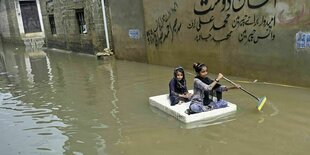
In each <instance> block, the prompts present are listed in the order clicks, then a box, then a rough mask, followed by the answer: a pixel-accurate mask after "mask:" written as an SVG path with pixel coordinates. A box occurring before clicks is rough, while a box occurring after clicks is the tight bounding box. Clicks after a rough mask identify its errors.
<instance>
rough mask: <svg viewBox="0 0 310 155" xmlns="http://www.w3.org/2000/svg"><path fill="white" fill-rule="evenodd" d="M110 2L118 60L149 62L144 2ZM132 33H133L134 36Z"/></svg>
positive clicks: (136, 0)
mask: <svg viewBox="0 0 310 155" xmlns="http://www.w3.org/2000/svg"><path fill="white" fill-rule="evenodd" d="M109 2H110V5H109V6H110V10H111V11H110V13H111V27H112V34H113V44H114V52H115V55H116V58H118V59H126V60H132V61H139V62H147V57H146V50H145V37H144V36H145V34H144V9H143V3H142V0H130V1H129V0H117V1H113V0H110V1H109ZM130 32H133V35H132V36H131V35H129V33H130Z"/></svg>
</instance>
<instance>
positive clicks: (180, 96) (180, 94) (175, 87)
mask: <svg viewBox="0 0 310 155" xmlns="http://www.w3.org/2000/svg"><path fill="white" fill-rule="evenodd" d="M191 96H192V94H191V93H189V92H188V90H187V87H186V80H185V74H184V70H183V68H182V67H177V68H176V69H174V71H173V78H172V79H171V80H170V82H169V99H170V103H171V105H172V106H174V105H176V104H178V103H179V102H180V101H184V102H188V101H189V100H190V98H191Z"/></svg>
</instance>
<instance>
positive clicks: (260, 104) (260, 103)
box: [257, 97, 267, 111]
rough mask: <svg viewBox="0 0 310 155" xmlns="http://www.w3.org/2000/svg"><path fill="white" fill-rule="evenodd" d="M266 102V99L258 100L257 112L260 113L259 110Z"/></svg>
mask: <svg viewBox="0 0 310 155" xmlns="http://www.w3.org/2000/svg"><path fill="white" fill-rule="evenodd" d="M266 100H267V98H266V97H263V98H261V99H259V101H258V105H257V109H258V111H261V110H262V108H263V106H264V105H265V103H266Z"/></svg>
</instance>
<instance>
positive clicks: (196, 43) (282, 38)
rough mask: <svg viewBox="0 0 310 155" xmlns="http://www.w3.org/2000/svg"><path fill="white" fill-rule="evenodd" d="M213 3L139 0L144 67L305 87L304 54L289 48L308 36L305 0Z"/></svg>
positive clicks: (307, 57) (309, 55)
mask: <svg viewBox="0 0 310 155" xmlns="http://www.w3.org/2000/svg"><path fill="white" fill-rule="evenodd" d="M218 2H219V3H216V1H215V0H214V1H207V0H205V1H203V0H193V1H187V0H166V1H154V0H143V6H144V16H145V34H146V35H145V40H146V51H147V59H148V62H149V63H151V64H160V65H167V66H176V65H179V64H180V65H182V66H185V67H186V68H188V69H189V71H191V72H193V70H192V69H191V68H192V67H191V66H192V63H193V62H197V61H198V62H204V63H206V64H208V66H209V70H210V72H212V73H217V72H222V73H223V74H224V75H236V76H242V77H248V78H251V79H258V80H262V81H268V82H276V83H286V84H294V85H301V86H310V69H309V67H308V66H310V49H309V48H307V49H302V50H299V49H296V46H295V45H296V41H295V40H296V38H295V36H296V33H297V32H299V31H303V32H310V22H309V21H310V9H309V8H310V1H308V0H300V1H298V2H297V1H294V0H282V1H277V0H269V1H268V0H257V1H250V0H240V1H231V2H232V4H229V1H227V0H221V1H218Z"/></svg>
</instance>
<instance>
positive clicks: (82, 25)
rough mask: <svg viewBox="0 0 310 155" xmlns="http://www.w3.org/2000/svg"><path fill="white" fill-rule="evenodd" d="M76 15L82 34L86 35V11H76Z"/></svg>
mask: <svg viewBox="0 0 310 155" xmlns="http://www.w3.org/2000/svg"><path fill="white" fill-rule="evenodd" d="M75 14H76V19H77V22H78V26H79V31H80V34H86V33H87V27H86V22H85V18H84V9H76V10H75Z"/></svg>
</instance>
